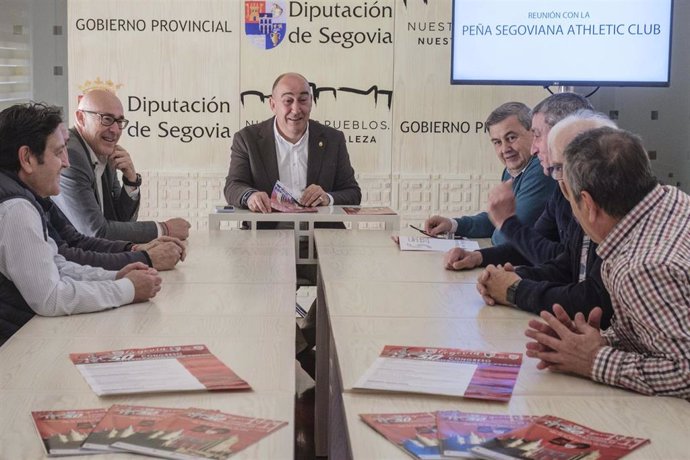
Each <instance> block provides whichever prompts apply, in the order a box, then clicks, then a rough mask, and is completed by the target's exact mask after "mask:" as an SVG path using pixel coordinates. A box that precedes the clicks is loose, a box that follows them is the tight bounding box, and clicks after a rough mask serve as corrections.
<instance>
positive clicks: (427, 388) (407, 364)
mask: <svg viewBox="0 0 690 460" xmlns="http://www.w3.org/2000/svg"><path fill="white" fill-rule="evenodd" d="M521 364H522V353H494V352H486V351H472V350H460V349H457V348H433V347H402V346H392V345H386V346H385V347H384V349H383V351H382V352H381V355H380V356H379V357H378V358H377V359H376V361H374V363H373V364H372V365H371V367H369V369H368V370H367V371H366V372H365V373H364V375H362V377H360V378H359V380H358V381H357V383H356V384H355V385H354V388H358V389H367V390H383V391H404V392H410V393H424V394H439V395H446V396H462V397H465V398H475V399H488V400H495V401H508V400H510V396H511V395H512V393H513V388H514V387H515V381H516V380H517V376H518V373H519V371H520V365H521Z"/></svg>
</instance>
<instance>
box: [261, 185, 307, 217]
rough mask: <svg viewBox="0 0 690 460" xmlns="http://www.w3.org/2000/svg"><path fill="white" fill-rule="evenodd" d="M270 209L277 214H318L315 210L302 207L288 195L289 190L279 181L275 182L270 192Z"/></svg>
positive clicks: (290, 194)
mask: <svg viewBox="0 0 690 460" xmlns="http://www.w3.org/2000/svg"><path fill="white" fill-rule="evenodd" d="M271 208H273V209H275V210H276V211H279V212H287V213H295V212H297V213H302V212H318V210H317V209H316V208H313V207H312V208H308V207H306V206H302V205H301V204H300V203H299V200H298V199H297V198H295V196H294V195H293V194H292V193H290V190H288V188H287V187H286V186H285V184H283V183H282V182H280V181H276V183H275V185H274V186H273V191H272V192H271Z"/></svg>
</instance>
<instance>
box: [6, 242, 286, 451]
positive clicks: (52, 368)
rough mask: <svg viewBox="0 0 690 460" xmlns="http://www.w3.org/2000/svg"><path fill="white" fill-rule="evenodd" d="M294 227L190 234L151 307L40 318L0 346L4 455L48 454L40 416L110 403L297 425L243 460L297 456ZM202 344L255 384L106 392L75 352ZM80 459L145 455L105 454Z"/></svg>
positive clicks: (271, 437) (263, 442) (258, 445)
mask: <svg viewBox="0 0 690 460" xmlns="http://www.w3.org/2000/svg"><path fill="white" fill-rule="evenodd" d="M292 241H293V232H292V231H272V232H243V231H210V232H209V231H203V232H192V234H191V235H190V237H189V240H188V244H189V246H188V254H187V259H186V260H185V261H184V262H181V263H180V264H178V266H177V267H176V268H175V269H174V270H171V271H167V272H161V277H162V278H163V287H162V290H161V291H160V292H159V293H158V295H157V296H156V297H155V298H153V299H152V300H151V301H149V302H145V303H140V304H134V305H127V306H123V307H120V308H117V309H112V310H109V311H104V312H99V313H91V314H82V315H75V316H69V317H56V318H46V317H38V316H37V317H34V318H33V319H32V320H31V321H29V323H27V324H26V325H25V326H24V327H23V328H22V329H20V330H19V331H18V332H17V333H16V334H15V335H14V336H13V337H11V338H10V340H9V341H7V342H6V343H5V344H4V345H3V346H2V347H0V458H1V459H3V460H4V459H8V460H9V459H21V460H27V459H39V458H45V455H44V453H43V449H42V445H41V441H40V439H39V437H38V435H37V434H36V432H35V429H34V427H33V422H32V419H31V411H39V410H60V409H87V408H107V407H109V406H111V405H112V404H138V405H151V406H161V407H180V408H186V407H200V408H205V409H217V410H221V411H223V412H228V413H232V414H237V415H243V416H248V417H259V418H268V419H275V420H284V421H287V422H288V425H287V426H285V427H283V428H281V429H280V430H278V431H276V432H274V433H272V434H270V435H269V436H268V437H266V438H264V439H262V440H261V441H259V442H258V443H256V444H253V445H251V446H249V447H248V448H247V449H246V450H244V451H241V452H239V453H237V454H236V455H234V456H233V457H232V458H233V459H234V458H237V459H257V458H265V459H269V458H270V459H290V458H293V456H294V400H295V359H294V347H295V345H294V343H295V325H294V324H295V319H294V317H295V313H294V312H295V269H294V266H295V265H294V264H295V254H294V245H293V244H292ZM185 344H205V345H207V346H208V348H209V349H210V351H211V352H212V353H213V354H215V355H216V356H217V357H218V358H219V359H220V360H221V361H223V362H224V363H225V364H226V365H228V366H229V367H230V368H231V369H232V370H233V371H235V372H236V373H237V374H238V375H239V376H240V377H241V378H243V379H244V380H246V381H247V382H248V383H249V384H250V385H251V387H252V390H250V391H240V392H187V393H184V392H176V393H160V394H139V395H125V396H109V397H100V398H99V397H98V396H96V394H95V393H94V392H93V391H91V389H90V387H89V386H88V384H87V383H86V381H85V380H84V379H83V378H82V376H81V374H80V373H79V372H78V371H77V369H76V368H75V366H74V365H73V364H72V362H71V361H70V360H69V353H73V352H92V351H105V350H116V349H123V348H130V347H152V346H159V345H185ZM80 458H99V459H103V458H118V459H125V458H142V457H141V456H136V455H130V454H120V453H118V454H107V455H98V456H86V457H80Z"/></svg>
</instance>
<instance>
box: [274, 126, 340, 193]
mask: <svg viewBox="0 0 690 460" xmlns="http://www.w3.org/2000/svg"><path fill="white" fill-rule="evenodd" d="M273 135H274V136H275V142H276V156H277V160H278V178H279V179H280V181H281V182H282V183H283V184H285V186H286V187H287V188H288V190H290V193H292V196H294V197H295V198H297V199H299V198H300V197H301V196H302V193H304V189H305V188H307V185H309V184H307V164H308V163H309V126H307V130H306V131H305V132H304V135H302V137H301V138H300V140H299V141H297V143H296V144H293V143H292V142H290V141H288V140H287V139H285V138H284V137H283V136H282V135H281V134H280V132H279V131H278V125H277V122H276V120H275V118H274V119H273ZM326 195H328V203H327V204H328V205H329V206H330V205H331V204H333V197H332V196H331V194H330V193H326Z"/></svg>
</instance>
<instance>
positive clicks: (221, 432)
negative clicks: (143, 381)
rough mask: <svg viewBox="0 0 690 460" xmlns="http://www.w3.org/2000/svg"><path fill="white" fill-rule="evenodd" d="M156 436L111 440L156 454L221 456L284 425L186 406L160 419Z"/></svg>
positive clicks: (191, 459)
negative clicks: (179, 412) (180, 411)
mask: <svg viewBox="0 0 690 460" xmlns="http://www.w3.org/2000/svg"><path fill="white" fill-rule="evenodd" d="M163 423H164V425H165V427H164V428H163V429H162V430H161V432H160V433H158V435H157V436H155V437H151V436H149V437H148V438H143V437H138V438H136V439H134V438H131V439H128V440H124V441H118V442H116V443H115V444H114V446H115V447H117V448H119V449H124V450H128V451H130V452H136V453H140V454H148V455H153V456H156V457H163V458H172V459H182V460H195V459H224V458H227V457H228V456H230V455H232V454H234V453H237V452H239V451H241V450H243V449H245V448H246V447H248V446H250V445H252V444H254V443H256V442H258V441H260V440H261V439H263V438H264V437H266V436H268V435H269V434H271V433H273V432H274V431H276V430H278V429H280V428H282V427H284V426H285V425H287V422H284V421H280V420H267V419H260V418H252V417H242V416H240V415H232V414H226V413H223V412H218V411H210V410H204V409H195V408H193V409H187V410H186V411H184V412H182V413H181V414H177V415H173V416H171V417H169V418H168V419H167V420H166V421H165V422H163Z"/></svg>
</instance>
